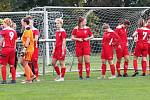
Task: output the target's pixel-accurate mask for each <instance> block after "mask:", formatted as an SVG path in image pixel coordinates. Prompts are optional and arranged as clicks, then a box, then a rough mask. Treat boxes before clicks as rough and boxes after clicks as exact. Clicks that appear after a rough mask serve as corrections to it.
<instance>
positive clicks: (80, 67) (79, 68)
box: [78, 63, 83, 77]
mask: <svg viewBox="0 0 150 100" xmlns="http://www.w3.org/2000/svg"><path fill="white" fill-rule="evenodd" d="M82 70H83V67H82V64H80V63H78V71H79V76H80V77H82Z"/></svg>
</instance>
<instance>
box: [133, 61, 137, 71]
mask: <svg viewBox="0 0 150 100" xmlns="http://www.w3.org/2000/svg"><path fill="white" fill-rule="evenodd" d="M133 66H134V71H135V72H136V71H137V70H138V68H137V60H133Z"/></svg>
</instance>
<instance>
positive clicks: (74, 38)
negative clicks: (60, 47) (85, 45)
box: [71, 29, 83, 42]
mask: <svg viewBox="0 0 150 100" xmlns="http://www.w3.org/2000/svg"><path fill="white" fill-rule="evenodd" d="M76 33H77V29H73V31H72V36H71V39H72V40H74V41H80V42H81V41H83V39H82V38H77V37H76Z"/></svg>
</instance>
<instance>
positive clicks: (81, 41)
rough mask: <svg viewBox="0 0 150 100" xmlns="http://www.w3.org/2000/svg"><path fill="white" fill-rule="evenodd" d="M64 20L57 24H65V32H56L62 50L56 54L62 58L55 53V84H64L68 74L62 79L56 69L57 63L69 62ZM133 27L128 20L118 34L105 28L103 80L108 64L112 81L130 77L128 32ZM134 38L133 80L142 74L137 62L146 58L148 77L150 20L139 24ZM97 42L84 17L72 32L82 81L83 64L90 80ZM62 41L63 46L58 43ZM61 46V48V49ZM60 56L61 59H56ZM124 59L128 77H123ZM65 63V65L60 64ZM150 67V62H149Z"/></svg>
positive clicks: (143, 69) (143, 64)
mask: <svg viewBox="0 0 150 100" xmlns="http://www.w3.org/2000/svg"><path fill="white" fill-rule="evenodd" d="M62 21H63V20H62V19H58V20H57V21H56V26H57V24H58V23H60V24H61V28H58V27H57V29H58V30H57V31H56V48H58V47H57V46H58V45H59V46H60V49H58V50H56V48H55V52H56V51H57V53H58V52H59V53H58V54H56V53H54V56H53V66H54V69H55V71H56V73H57V75H58V76H57V77H56V79H55V81H64V74H63V73H64V72H65V71H63V70H61V72H62V75H60V70H59V67H58V66H57V65H56V62H55V61H57V60H59V61H64V59H65V55H64V54H65V53H64V52H65V50H66V49H65V48H64V47H65V45H66V43H65V41H66V40H65V39H66V32H65V30H64V29H62V23H63V22H62ZM129 26H130V22H129V21H128V20H124V22H122V23H121V24H119V25H118V26H117V27H116V29H115V30H112V29H111V28H110V26H109V24H106V23H104V24H103V26H102V29H103V39H102V51H101V59H102V66H101V69H102V72H101V73H102V77H100V78H101V79H105V78H106V77H105V74H106V61H108V63H109V65H110V69H111V73H112V76H111V77H109V79H113V78H116V76H117V77H128V74H127V70H128V63H129V51H128V39H127V34H128V32H127V28H128V27H129ZM132 36H133V38H134V39H135V38H136V39H135V40H136V41H135V42H136V46H135V49H134V60H133V66H134V70H135V72H134V74H133V75H132V77H134V76H136V75H137V74H139V73H138V68H137V65H138V64H137V60H138V57H140V56H142V61H141V66H142V76H145V75H146V65H147V61H146V57H147V55H148V54H149V55H150V43H149V38H150V19H148V20H147V22H145V21H144V20H143V19H140V20H139V22H138V28H137V29H136V31H135V32H134V33H133V35H132ZM92 38H93V34H92V32H91V30H90V28H89V27H87V26H86V19H85V18H82V17H80V18H79V19H78V23H77V26H76V27H75V28H74V29H73V30H72V38H71V39H72V40H73V41H75V51H76V56H77V59H78V71H79V79H81V80H83V79H84V78H83V75H82V70H83V62H84V63H85V64H84V65H85V68H86V79H87V80H88V79H90V40H91V39H92ZM58 41H59V42H58ZM60 44H61V45H60ZM114 50H115V51H116V56H117V62H116V67H115V65H114V64H113V54H114ZM56 55H57V56H56ZM123 57H124V73H123V75H122V74H121V70H120V64H121V60H122V58H123ZM60 63H61V62H60ZM64 66H65V65H64V62H63V64H61V67H62V69H63V68H65V67H64ZM149 66H150V61H149ZM115 71H117V73H118V75H116V73H115Z"/></svg>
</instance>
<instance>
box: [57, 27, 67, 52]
mask: <svg viewBox="0 0 150 100" xmlns="http://www.w3.org/2000/svg"><path fill="white" fill-rule="evenodd" d="M66 37H67V34H66V31H65V30H64V29H63V28H61V29H60V30H56V46H55V50H58V49H59V50H61V49H62V43H63V39H66Z"/></svg>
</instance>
